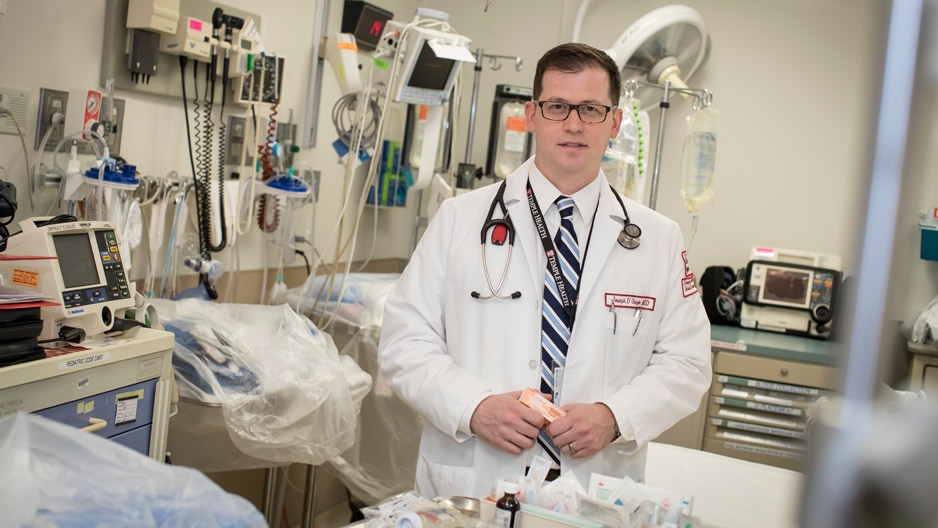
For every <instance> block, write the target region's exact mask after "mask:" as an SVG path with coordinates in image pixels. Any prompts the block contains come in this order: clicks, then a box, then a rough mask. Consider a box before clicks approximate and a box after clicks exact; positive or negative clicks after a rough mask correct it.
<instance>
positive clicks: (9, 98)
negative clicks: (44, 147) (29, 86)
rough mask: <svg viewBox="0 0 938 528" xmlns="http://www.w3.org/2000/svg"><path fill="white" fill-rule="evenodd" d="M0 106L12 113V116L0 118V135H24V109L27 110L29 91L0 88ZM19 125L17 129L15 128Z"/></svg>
mask: <svg viewBox="0 0 938 528" xmlns="http://www.w3.org/2000/svg"><path fill="white" fill-rule="evenodd" d="M0 106H2V107H3V108H6V109H7V110H9V111H10V112H13V116H12V117H10V116H8V115H3V116H0V134H13V135H15V136H18V135H20V134H21V133H22V135H24V136H25V135H26V109H27V108H29V90H18V89H15V88H0ZM14 119H15V120H16V123H15V124H14V122H13V121H14ZM16 125H19V129H17V128H16Z"/></svg>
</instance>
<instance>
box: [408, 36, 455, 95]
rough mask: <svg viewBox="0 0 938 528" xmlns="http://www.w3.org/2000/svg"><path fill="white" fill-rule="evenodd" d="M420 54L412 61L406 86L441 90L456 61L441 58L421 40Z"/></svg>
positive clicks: (444, 86)
mask: <svg viewBox="0 0 938 528" xmlns="http://www.w3.org/2000/svg"><path fill="white" fill-rule="evenodd" d="M422 46H423V47H422V48H421V49H420V55H419V56H417V61H416V62H414V69H413V71H412V72H411V74H410V78H409V79H407V86H410V87H412V88H422V89H425V90H442V89H444V88H446V81H448V80H449V76H450V73H451V72H452V71H453V66H454V65H455V64H456V61H454V60H452V59H441V58H439V57H437V56H436V53H434V52H433V50H432V49H431V48H430V45H429V44H427V41H423V44H422Z"/></svg>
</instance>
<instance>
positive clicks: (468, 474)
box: [416, 455, 476, 497]
mask: <svg viewBox="0 0 938 528" xmlns="http://www.w3.org/2000/svg"><path fill="white" fill-rule="evenodd" d="M475 482H476V470H475V469H474V468H471V467H462V466H447V465H444V464H437V463H434V462H430V461H429V460H427V457H426V456H424V455H420V457H419V458H418V459H417V482H416V488H417V492H418V493H419V494H420V495H422V496H424V497H461V496H472V491H473V489H474V487H475Z"/></svg>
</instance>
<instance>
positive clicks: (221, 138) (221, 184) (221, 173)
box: [206, 58, 228, 253]
mask: <svg viewBox="0 0 938 528" xmlns="http://www.w3.org/2000/svg"><path fill="white" fill-rule="evenodd" d="M224 71H225V76H224V78H222V85H221V110H220V111H219V114H218V120H219V121H220V123H219V125H218V218H219V220H218V221H219V224H220V225H219V226H218V227H219V231H221V233H220V234H221V240H220V241H219V242H218V244H217V245H214V244H213V243H212V238H211V237H212V235H211V233H212V231H211V225H209V231H208V236H207V238H206V242H207V244H206V245H207V246H208V250H209V251H210V252H212V253H218V252H219V251H222V250H223V249H225V246H227V245H228V225H227V224H228V222H227V220H226V218H225V161H226V160H225V158H226V151H225V129H226V128H227V126H226V124H225V99H226V96H227V94H228V59H227V58H226V59H225V62H224ZM209 186H210V187H211V184H209ZM209 206H211V201H209ZM207 216H208V218H209V220H211V218H212V217H211V207H208V215H207Z"/></svg>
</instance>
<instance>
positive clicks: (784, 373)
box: [782, 368, 788, 376]
mask: <svg viewBox="0 0 938 528" xmlns="http://www.w3.org/2000/svg"><path fill="white" fill-rule="evenodd" d="M787 375H788V369H787V368H783V369H782V376H787Z"/></svg>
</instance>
